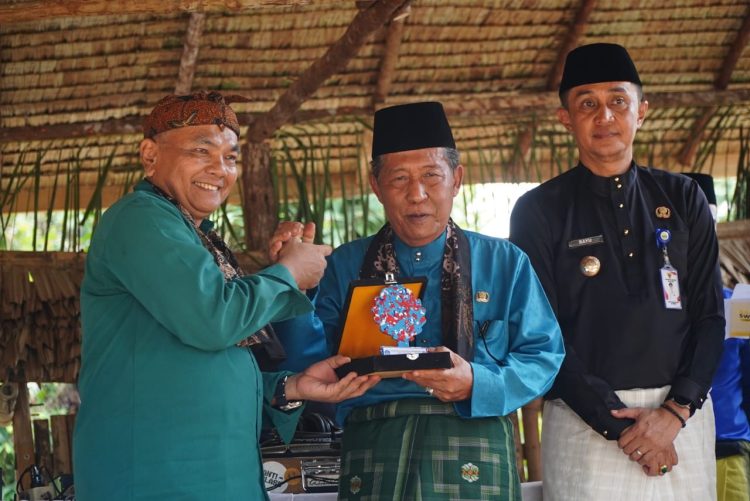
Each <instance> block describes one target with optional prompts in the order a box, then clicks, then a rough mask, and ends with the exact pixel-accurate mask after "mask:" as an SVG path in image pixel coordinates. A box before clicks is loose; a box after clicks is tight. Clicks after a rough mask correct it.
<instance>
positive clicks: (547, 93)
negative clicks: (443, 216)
mask: <svg viewBox="0 0 750 501" xmlns="http://www.w3.org/2000/svg"><path fill="white" fill-rule="evenodd" d="M385 2H390V3H391V4H393V5H395V6H396V7H397V8H396V10H395V12H396V14H398V13H399V12H401V13H404V11H403V9H402V5H405V4H408V3H409V2H406V1H404V0H400V1H393V0H383V1H381V2H375V5H377V4H378V3H385ZM372 5H373V2H369V1H360V2H355V1H354V0H348V1H333V0H323V1H316V2H306V1H301V0H298V1H295V0H286V1H284V0H274V1H271V0H265V1H264V0H231V1H230V0H203V1H197V2H184V1H177V0H168V1H167V0H158V1H157V0H141V1H139V2H127V3H125V5H121V3H117V2H114V3H113V2H108V1H106V0H88V1H84V0H73V1H59V2H40V1H31V0H2V1H0V128H1V129H0V158H1V161H2V165H1V167H0V173H2V175H3V179H2V182H3V183H6V184H7V183H8V182H9V181H8V179H9V176H10V175H11V174H12V173H13V172H15V169H16V167H17V166H19V168H20V169H21V170H23V171H26V172H29V173H33V172H35V167H34V162H35V160H36V158H37V153H39V154H41V153H43V154H44V156H43V162H41V164H40V166H39V169H38V173H39V176H38V177H36V176H34V178H33V180H32V181H30V182H28V183H27V184H26V186H25V190H24V193H25V194H26V195H28V194H29V193H32V192H34V191H35V189H34V188H33V186H32V185H33V184H34V183H38V186H39V187H42V188H43V187H45V186H46V187H48V188H49V191H46V192H45V191H43V190H42V192H41V197H40V198H41V204H42V208H43V207H44V205H45V204H46V203H48V202H49V200H50V194H51V190H52V186H54V185H55V177H56V173H58V178H57V180H58V181H57V182H58V184H62V183H65V182H67V181H70V179H71V178H70V177H66V172H67V170H66V169H67V165H68V162H72V165H74V166H76V170H78V169H80V176H81V179H80V183H81V190H80V197H81V202H80V204H81V205H84V204H85V202H86V197H87V196H88V195H90V193H91V191H92V190H93V188H94V186H95V184H96V182H97V179H98V178H99V171H100V170H101V169H102V168H103V165H105V164H107V159H108V158H109V157H110V155H113V160H112V169H111V171H110V172H109V174H108V176H107V177H106V179H105V180H104V184H105V185H106V186H107V187H109V188H108V189H107V190H106V191H105V199H106V200H107V201H111V200H112V199H114V198H117V197H119V196H120V195H121V193H122V189H121V188H119V187H118V186H119V185H122V184H123V183H126V182H129V181H132V177H133V176H134V175H135V176H137V175H138V174H139V172H140V167H139V166H138V162H137V157H136V155H135V152H136V145H137V143H138V141H139V140H140V138H141V133H140V129H139V127H140V122H141V119H142V117H143V115H144V114H145V113H147V112H148V110H149V109H150V108H151V107H152V106H153V104H154V103H155V102H156V101H157V100H158V99H159V98H161V97H162V96H163V95H165V94H168V93H172V92H175V89H176V87H177V86H179V87H180V89H181V90H185V89H190V88H192V89H218V90H221V91H224V92H228V93H232V94H241V95H244V96H247V97H249V98H250V99H251V101H250V102H249V103H245V104H237V105H236V107H237V108H238V109H239V110H240V111H241V112H242V113H243V121H244V123H246V124H251V123H253V122H254V121H256V120H257V119H258V117H259V116H262V115H263V114H265V113H267V112H268V111H269V110H271V108H272V107H273V106H274V103H276V101H277V100H278V99H279V97H280V96H282V95H283V94H284V93H285V91H287V90H288V89H289V88H290V85H292V83H293V82H295V81H297V80H298V79H299V77H300V75H302V74H303V72H304V71H305V70H306V69H308V68H309V67H310V66H311V64H312V63H313V62H314V61H316V60H317V59H319V58H321V57H322V56H323V55H324V54H325V53H326V50H327V49H328V48H329V47H330V46H331V45H332V44H333V43H334V42H336V41H337V40H338V39H339V38H341V37H342V36H343V35H344V33H345V32H346V30H347V28H348V27H349V26H350V24H351V23H352V21H353V19H354V18H355V16H357V14H358V12H361V11H362V9H365V10H366V9H367V8H372ZM358 7H359V8H358ZM408 14H409V15H408V16H407V17H404V18H401V19H400V20H398V21H393V22H391V23H389V24H388V25H387V26H384V27H381V28H378V29H376V30H375V31H374V32H373V33H372V35H371V36H368V37H367V38H366V39H365V40H366V41H365V43H364V45H363V46H362V47H361V49H359V50H358V51H357V52H356V55H355V56H354V57H353V58H352V59H351V60H350V61H349V62H348V64H347V65H346V66H345V68H344V69H343V70H342V71H339V72H337V73H336V74H334V75H333V76H331V77H329V78H327V79H326V80H325V81H324V83H323V85H321V86H320V87H319V88H317V89H313V90H314V93H313V94H312V95H311V97H309V99H307V100H306V101H305V102H304V104H303V105H302V106H301V109H300V110H299V111H298V112H296V113H295V114H294V115H293V117H292V119H291V122H296V123H297V124H299V127H298V128H296V129H294V132H293V133H294V134H297V135H305V134H308V133H309V134H316V135H317V136H316V138H317V139H318V140H320V141H321V142H323V143H326V142H330V143H331V144H332V145H333V146H332V148H331V158H332V160H331V166H332V167H333V171H334V173H335V172H339V171H341V172H344V173H351V172H356V170H357V169H362V162H363V160H364V159H366V157H367V155H366V154H362V152H361V145H362V144H366V143H367V140H366V135H367V127H366V126H365V125H363V123H364V124H367V123H369V121H370V119H371V116H372V111H373V109H374V108H376V107H379V106H383V105H390V104H396V103H402V102H408V101H414V100H422V99H439V100H441V101H443V102H444V103H445V104H446V107H447V109H448V112H449V114H450V119H451V120H452V122H453V124H454V126H455V127H456V129H457V131H456V132H457V133H456V135H457V140H458V144H459V147H460V149H462V150H463V151H464V152H466V153H470V154H468V155H467V156H466V158H467V159H472V158H473V159H474V163H476V162H477V158H478V155H479V153H477V152H482V154H485V153H487V152H493V153H497V152H499V153H497V155H494V156H492V158H491V160H490V163H491V164H492V165H493V167H494V171H492V172H491V173H485V174H484V177H485V178H487V177H490V178H494V179H510V178H513V177H514V176H515V177H516V178H528V177H530V176H531V177H534V176H536V175H537V174H536V172H534V173H533V174H532V173H531V172H532V170H530V169H525V170H523V169H522V170H521V171H520V172H519V171H518V169H517V168H516V169H513V168H512V167H513V166H514V165H515V166H516V167H517V164H518V163H519V160H518V157H515V158H514V156H513V154H514V152H516V153H518V152H519V151H520V152H521V153H522V156H523V154H525V155H526V158H527V159H528V157H529V155H531V154H532V153H530V152H529V151H530V150H531V151H533V155H534V158H537V159H538V158H544V157H545V156H549V155H550V151H549V147H550V144H551V143H555V144H557V145H558V146H560V145H563V146H564V145H565V144H568V143H569V138H568V136H567V134H566V133H565V131H564V130H562V129H561V128H560V127H559V126H557V125H556V124H555V122H554V113H553V112H554V109H555V108H556V106H557V97H556V93H555V92H554V89H555V87H556V85H557V79H559V73H560V68H561V62H562V60H563V58H564V56H565V54H566V53H567V51H568V50H569V49H570V48H572V47H574V46H576V45H580V44H583V43H589V42H595V41H605V42H616V43H620V44H623V45H625V46H626V47H628V49H629V50H630V52H631V55H632V56H633V58H634V59H635V61H636V63H637V66H638V67H639V69H640V72H641V76H642V80H643V81H644V83H645V88H646V92H647V97H648V98H649V100H650V103H651V113H650V117H649V118H648V119H647V122H646V125H645V127H644V129H643V130H642V131H641V133H640V134H639V138H638V141H639V144H640V145H642V150H649V153H648V154H646V153H642V154H641V155H642V157H646V156H648V155H653V157H654V158H656V159H657V161H658V162H659V163H660V165H662V166H665V167H667V168H670V169H675V170H676V169H687V168H692V167H693V166H694V164H695V163H696V160H695V159H696V154H697V155H698V159H699V161H702V160H705V158H703V157H701V155H700V152H701V148H704V147H705V146H706V145H707V144H714V142H713V139H716V138H718V139H719V141H718V147H717V148H716V150H715V153H716V155H717V158H718V159H719V161H720V164H721V165H722V167H719V168H722V169H723V168H725V167H724V166H729V167H728V168H730V169H732V168H734V166H735V165H736V159H735V156H736V152H737V148H738V145H737V140H736V139H737V135H738V130H739V127H740V126H742V125H744V126H746V127H747V125H748V124H749V123H750V117H749V115H750V50H748V49H747V47H746V45H747V42H748V38H750V7H748V3H747V1H746V0H718V1H717V0H712V1H707V0H663V1H647V0H641V1H630V2H621V1H619V0H600V1H596V2H595V1H593V0H575V1H571V0H506V1H492V0H484V1H477V0H413V1H412V2H411V3H410V8H409V10H408ZM389 17H392V16H389ZM325 64H327V62H326V61H323V62H322V65H323V66H325ZM311 120H312V121H311ZM283 130H286V131H291V130H292V127H291V126H290V125H287V126H286V127H285V128H284V129H283ZM301 131H304V132H301ZM714 133H716V134H718V136H717V135H712V134H714ZM712 138H713V139H712ZM279 144H280V139H274V145H275V148H276V149H278V148H279ZM290 144H292V149H295V148H297V145H296V144H293V143H290ZM297 154H301V153H299V152H297ZM662 156H664V157H663V158H662ZM643 160H644V161H645V160H648V158H643ZM678 160H681V161H682V162H683V163H684V165H683V164H680V163H679V161H678ZM470 163H471V162H470ZM701 167H702V168H703V169H704V170H707V169H709V166H708V163H706V164H704V165H703V166H701ZM19 172H20V171H19ZM731 173H732V172H731V171H730V172H729V174H731ZM541 174H542V175H543V176H546V175H548V174H549V172H548V171H547V172H542V173H541ZM719 174H720V175H723V173H722V172H720V173H719ZM477 177H478V176H475V179H476V178H477ZM128 180H129V181H128ZM36 191H38V190H36ZM54 203H55V205H58V206H59V205H60V204H61V203H62V201H61V197H60V196H58V199H57V200H56V201H55V202H54ZM30 204H31V202H30V197H29V196H24V195H23V194H22V195H20V196H19V198H18V199H17V201H16V209H23V208H24V207H31V205H30ZM105 205H106V202H105ZM5 209H6V210H7V207H6V208H5Z"/></svg>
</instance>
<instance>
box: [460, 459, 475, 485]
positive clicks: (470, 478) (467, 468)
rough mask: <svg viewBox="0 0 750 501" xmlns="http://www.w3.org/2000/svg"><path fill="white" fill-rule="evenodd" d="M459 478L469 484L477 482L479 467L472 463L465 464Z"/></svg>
mask: <svg viewBox="0 0 750 501" xmlns="http://www.w3.org/2000/svg"><path fill="white" fill-rule="evenodd" d="M461 478H463V479H464V480H466V481H467V482H469V483H472V482H476V481H477V480H479V467H478V466H477V465H475V464H472V463H466V464H465V465H463V466H462V467H461Z"/></svg>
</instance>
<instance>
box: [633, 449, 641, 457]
mask: <svg viewBox="0 0 750 501" xmlns="http://www.w3.org/2000/svg"><path fill="white" fill-rule="evenodd" d="M635 453H636V454H638V455H639V456H643V453H642V452H641V451H639V450H638V449H636V450H635Z"/></svg>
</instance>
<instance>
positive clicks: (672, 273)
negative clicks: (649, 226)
mask: <svg viewBox="0 0 750 501" xmlns="http://www.w3.org/2000/svg"><path fill="white" fill-rule="evenodd" d="M670 240H672V232H670V231H669V230H667V229H662V228H657V229H656V246H657V247H659V248H660V249H661V251H662V256H663V257H664V266H662V267H661V268H660V269H659V275H660V277H661V288H662V292H663V293H664V306H665V307H666V308H667V309H668V310H681V309H682V298H681V296H680V280H679V276H678V275H677V270H676V269H675V267H674V266H672V263H670V262H669V253H668V251H667V246H668V244H669V241H670Z"/></svg>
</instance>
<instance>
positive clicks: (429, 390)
mask: <svg viewBox="0 0 750 501" xmlns="http://www.w3.org/2000/svg"><path fill="white" fill-rule="evenodd" d="M424 390H425V391H426V392H427V393H429V394H430V395H432V394H433V393H435V390H433V389H432V388H425V389H424Z"/></svg>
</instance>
